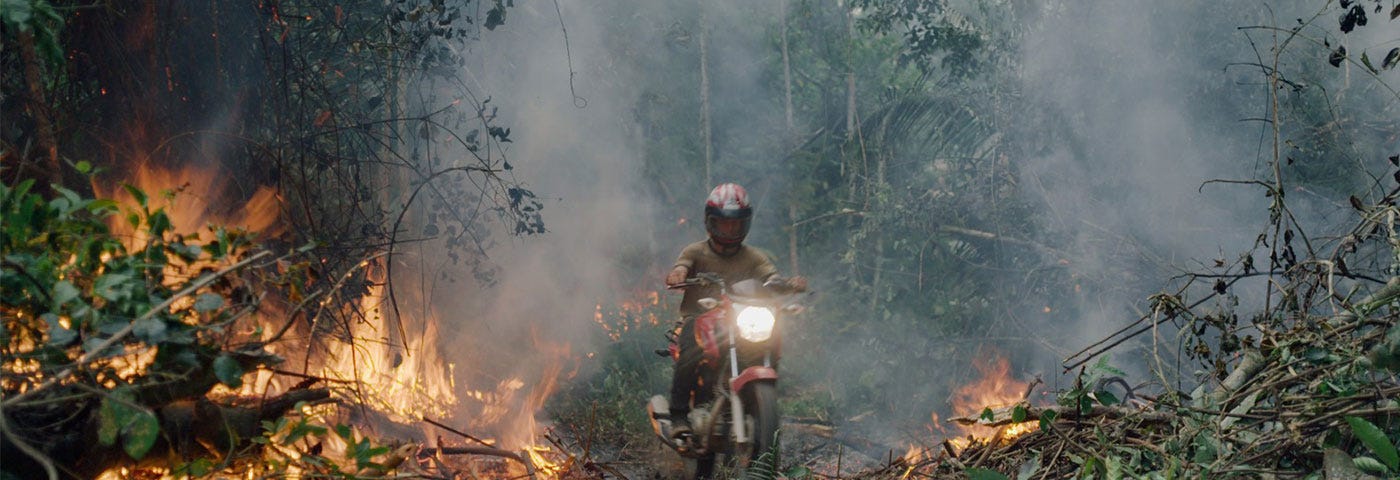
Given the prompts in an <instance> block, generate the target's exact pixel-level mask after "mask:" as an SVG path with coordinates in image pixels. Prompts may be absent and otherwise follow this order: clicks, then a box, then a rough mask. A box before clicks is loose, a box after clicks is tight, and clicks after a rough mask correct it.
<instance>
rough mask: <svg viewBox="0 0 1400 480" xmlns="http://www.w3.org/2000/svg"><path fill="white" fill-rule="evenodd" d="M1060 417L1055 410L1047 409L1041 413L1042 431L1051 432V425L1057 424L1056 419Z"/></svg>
mask: <svg viewBox="0 0 1400 480" xmlns="http://www.w3.org/2000/svg"><path fill="white" fill-rule="evenodd" d="M1058 416H1060V414H1059V413H1057V412H1055V411H1054V410H1050V409H1045V410H1041V411H1040V431H1042V432H1048V431H1050V424H1052V423H1055V417H1058Z"/></svg>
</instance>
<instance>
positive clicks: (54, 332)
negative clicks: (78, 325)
mask: <svg viewBox="0 0 1400 480" xmlns="http://www.w3.org/2000/svg"><path fill="white" fill-rule="evenodd" d="M40 318H43V319H44V323H47V324H49V341H48V345H49V346H53V347H66V346H68V345H69V344H71V343H73V341H74V340H77V339H78V332H75V331H73V330H71V329H68V328H64V327H63V325H62V324H61V323H59V318H58V315H54V314H52V313H45V314H43V315H41V316H40Z"/></svg>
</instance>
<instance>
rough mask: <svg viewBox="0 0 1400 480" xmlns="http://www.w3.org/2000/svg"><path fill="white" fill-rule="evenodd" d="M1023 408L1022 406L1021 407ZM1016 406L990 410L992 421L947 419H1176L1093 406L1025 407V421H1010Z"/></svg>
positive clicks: (1160, 413)
mask: <svg viewBox="0 0 1400 480" xmlns="http://www.w3.org/2000/svg"><path fill="white" fill-rule="evenodd" d="M1021 406H1023V407H1024V405H1021ZM1016 407H1017V405H1012V406H1009V407H1000V408H994V409H992V418H993V420H991V421H988V420H986V419H983V418H981V417H954V418H950V419H948V421H949V422H953V423H956V424H958V425H963V426H972V425H977V426H982V427H1001V426H1006V425H1011V424H1014V423H1029V422H1038V421H1040V420H1039V419H1040V418H1041V417H1042V416H1043V414H1044V413H1045V412H1054V413H1055V421H1056V422H1059V421H1069V420H1085V419H1090V418H1111V419H1136V420H1141V421H1145V422H1152V423H1165V422H1170V421H1172V420H1174V419H1176V418H1177V415H1176V414H1173V413H1171V412H1163V411H1156V410H1143V409H1140V408H1132V407H1122V406H1117V405H1115V406H1104V405H1095V406H1094V407H1093V408H1091V409H1089V411H1088V412H1084V413H1081V412H1080V411H1079V409H1077V408H1068V407H1061V406H1053V407H1025V409H1026V420H1023V421H1021V422H1016V421H1014V420H1012V418H1013V415H1012V412H1013V411H1014V410H1015V409H1016Z"/></svg>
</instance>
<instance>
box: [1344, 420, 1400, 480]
mask: <svg viewBox="0 0 1400 480" xmlns="http://www.w3.org/2000/svg"><path fill="white" fill-rule="evenodd" d="M1346 419H1347V424H1348V425H1351V433H1352V434H1355V435H1356V438H1359V439H1361V443H1362V444H1364V445H1366V448H1369V449H1371V453H1375V454H1376V456H1377V457H1380V459H1381V461H1382V462H1385V465H1386V466H1387V467H1390V469H1391V470H1394V471H1400V454H1397V452H1396V451H1395V445H1394V444H1392V443H1390V439H1389V438H1387V437H1386V436H1385V432H1383V431H1381V429H1380V428H1377V427H1376V425H1375V424H1372V423H1371V422H1369V421H1367V420H1366V419H1364V418H1361V417H1353V416H1347V417H1346Z"/></svg>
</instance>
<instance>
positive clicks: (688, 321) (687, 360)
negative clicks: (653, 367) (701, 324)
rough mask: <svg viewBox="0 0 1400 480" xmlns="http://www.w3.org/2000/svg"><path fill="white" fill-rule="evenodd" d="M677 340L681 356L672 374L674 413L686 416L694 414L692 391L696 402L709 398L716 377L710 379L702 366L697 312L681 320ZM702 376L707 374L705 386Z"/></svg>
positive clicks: (705, 400) (697, 403)
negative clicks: (697, 336) (692, 410)
mask: <svg viewBox="0 0 1400 480" xmlns="http://www.w3.org/2000/svg"><path fill="white" fill-rule="evenodd" d="M676 343H677V346H679V347H680V358H679V359H677V360H676V369H675V374H674V375H673V376H672V377H671V414H672V415H673V416H684V415H685V414H687V413H690V405H691V396H692V394H693V395H694V397H695V398H694V400H695V404H696V405H699V404H701V403H704V402H707V401H709V397H710V396H711V395H710V393H711V390H712V389H713V385H712V383H711V382H713V381H714V380H713V379H710V378H708V377H711V376H712V375H705V374H704V371H705V369H704V368H703V367H702V365H701V360H702V357H703V355H702V351H701V349H700V343H699V342H698V341H697V340H696V336H695V316H694V315H687V316H685V317H684V318H682V319H681V331H680V334H678V335H676ZM702 377H705V382H704V384H703V385H702V384H701V378H702Z"/></svg>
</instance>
